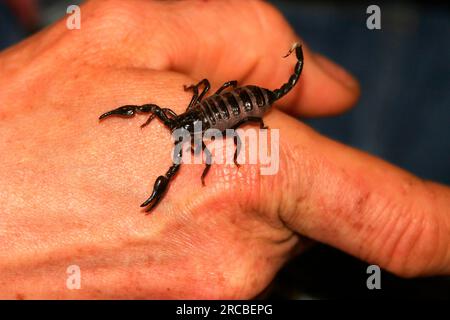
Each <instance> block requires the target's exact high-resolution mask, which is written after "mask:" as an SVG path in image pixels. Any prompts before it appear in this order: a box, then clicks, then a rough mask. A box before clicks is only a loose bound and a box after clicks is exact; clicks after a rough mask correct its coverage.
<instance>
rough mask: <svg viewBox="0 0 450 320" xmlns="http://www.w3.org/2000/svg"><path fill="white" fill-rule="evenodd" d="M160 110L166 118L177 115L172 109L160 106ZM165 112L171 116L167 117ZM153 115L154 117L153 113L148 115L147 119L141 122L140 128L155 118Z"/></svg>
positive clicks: (173, 117)
mask: <svg viewBox="0 0 450 320" xmlns="http://www.w3.org/2000/svg"><path fill="white" fill-rule="evenodd" d="M161 110H162V112H163V113H164V115H165V116H166V117H167V118H168V119H171V120H174V119H176V118H177V117H178V115H177V114H176V113H175V112H174V111H173V110H172V109H169V108H162V109H161ZM167 114H169V115H170V116H171V117H172V118H169V116H168V115H167ZM155 117H156V115H155V114H152V115H150V117H148V119H147V121H145V122H144V123H143V124H141V128H144V127H146V126H148V125H149V124H150V122H152V120H153V119H155Z"/></svg>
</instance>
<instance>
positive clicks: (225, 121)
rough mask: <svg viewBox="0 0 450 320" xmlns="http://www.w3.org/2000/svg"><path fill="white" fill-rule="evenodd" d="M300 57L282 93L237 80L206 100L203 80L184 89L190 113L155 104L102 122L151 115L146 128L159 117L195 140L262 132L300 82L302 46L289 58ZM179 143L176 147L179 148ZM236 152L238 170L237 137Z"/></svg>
mask: <svg viewBox="0 0 450 320" xmlns="http://www.w3.org/2000/svg"><path fill="white" fill-rule="evenodd" d="M294 51H295V53H296V56H297V63H296V64H295V67H294V72H293V73H292V75H291V76H290V77H289V80H288V81H287V82H286V83H285V84H283V85H282V86H281V87H280V88H279V89H275V90H273V91H272V90H269V89H266V88H261V87H258V86H254V85H253V86H252V85H247V86H243V87H238V83H237V81H236V80H232V81H227V82H225V83H224V84H223V85H222V86H221V87H220V88H219V89H218V90H217V91H216V92H215V93H214V94H213V95H211V96H208V97H205V95H206V93H207V92H208V90H209V88H210V84H209V81H208V80H207V79H203V80H201V81H200V82H199V83H197V84H196V85H191V86H188V87H186V86H185V87H184V89H185V90H186V91H187V90H192V91H193V95H192V99H191V102H190V103H189V106H188V107H187V109H186V111H185V112H184V113H182V114H180V115H177V114H176V113H175V112H173V111H172V110H171V109H168V108H161V107H159V106H157V105H155V104H145V105H143V106H134V105H126V106H123V107H119V108H117V109H114V110H111V111H109V112H106V113H104V114H102V115H101V116H100V120H101V119H104V118H106V117H109V116H113V115H116V116H126V117H131V116H134V115H135V114H136V113H150V117H149V118H148V120H147V121H146V122H145V123H144V124H143V125H142V127H143V126H146V125H147V124H149V123H150V121H152V120H153V119H154V118H155V117H157V118H159V119H160V120H161V121H162V122H163V123H164V125H165V126H166V127H168V128H169V129H170V130H172V132H173V131H174V130H176V129H184V130H187V131H188V132H189V134H190V135H191V137H192V138H193V137H194V135H196V134H199V133H203V132H204V131H206V130H208V129H217V130H220V131H221V132H225V131H226V130H227V129H237V128H239V127H240V126H241V125H243V124H245V123H249V122H253V123H257V124H259V125H260V128H261V129H266V126H265V125H264V120H263V116H264V115H265V113H266V112H267V111H268V110H270V107H271V106H272V104H273V103H274V102H275V101H276V100H278V99H280V98H281V97H283V96H284V95H286V94H287V93H288V92H289V91H290V90H291V89H292V88H293V87H294V86H295V84H296V83H297V82H298V79H299V77H300V74H301V73H302V69H303V51H302V46H301V45H300V44H298V43H295V44H294V46H292V48H291V49H290V50H289V52H288V54H287V55H286V57H287V56H289V55H290V54H291V53H292V52H294ZM200 86H203V91H202V92H201V93H199V87H200ZM199 123H200V124H201V126H200V127H201V128H202V132H196V128H198V127H199V126H197V124H199ZM178 143H179V142H177V143H176V144H175V145H177V144H178ZM234 143H235V145H236V151H235V153H234V163H235V164H236V166H238V165H239V164H238V163H237V156H238V155H239V151H240V149H241V148H240V144H241V142H240V138H239V136H238V135H237V134H236V136H235V137H234ZM202 149H203V151H204V152H205V154H206V158H207V161H206V165H205V168H204V170H203V173H202V175H201V182H202V184H203V185H205V178H206V175H207V174H208V172H209V169H210V167H211V152H210V151H209V150H208V149H207V148H206V145H205V143H204V142H202ZM179 150H180V151H179V153H178V157H179V158H180V159H181V152H182V148H179ZM180 166H181V162H180V163H174V164H173V165H172V166H171V167H170V168H169V170H168V171H167V172H166V174H165V175H164V176H159V177H158V178H157V179H156V181H155V184H154V186H153V192H152V194H151V195H150V197H149V198H148V199H147V200H146V201H145V202H144V203H142V205H141V206H142V207H146V211H147V212H149V211H151V210H152V209H153V208H155V207H156V205H157V204H158V203H159V202H160V201H161V199H162V197H163V196H164V194H165V192H166V191H167V188H168V186H169V184H170V181H171V179H173V178H174V177H175V175H176V173H177V172H178V170H179V168H180Z"/></svg>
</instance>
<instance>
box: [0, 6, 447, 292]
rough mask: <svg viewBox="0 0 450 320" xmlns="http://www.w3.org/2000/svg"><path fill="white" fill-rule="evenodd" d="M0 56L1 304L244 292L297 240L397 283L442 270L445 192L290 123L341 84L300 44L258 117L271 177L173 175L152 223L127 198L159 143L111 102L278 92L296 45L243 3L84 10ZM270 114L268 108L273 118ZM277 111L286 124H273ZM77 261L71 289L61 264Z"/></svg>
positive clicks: (270, 18)
mask: <svg viewBox="0 0 450 320" xmlns="http://www.w3.org/2000/svg"><path fill="white" fill-rule="evenodd" d="M81 12H82V25H81V30H73V31H70V30H67V29H66V28H65V21H61V22H59V23H57V24H55V25H53V26H51V27H50V28H47V29H45V30H43V31H42V32H40V33H38V34H37V35H35V36H33V37H31V38H29V39H27V40H26V41H24V42H22V43H20V44H18V45H16V46H14V47H12V48H10V49H8V50H6V51H4V52H2V53H1V54H0V88H2V90H0V121H1V125H0V150H1V153H0V160H1V163H2V165H1V166H0V185H1V188H0V207H1V217H0V274H1V277H0V295H1V297H3V298H19V299H22V298H25V299H29V298H251V297H254V296H255V295H257V294H258V293H260V292H261V291H262V290H263V289H264V288H265V287H266V286H267V285H268V284H269V283H270V281H271V280H272V279H273V277H274V275H275V274H276V272H277V271H278V270H279V268H280V267H281V266H282V265H283V264H284V263H285V262H286V261H288V260H289V258H291V257H292V255H293V254H297V253H300V252H301V251H302V250H304V248H305V247H306V246H307V245H308V243H309V242H310V241H305V240H304V239H305V238H303V237H301V236H300V234H301V235H303V236H306V237H308V238H311V239H314V240H317V241H321V242H325V243H328V244H330V245H333V246H335V247H337V248H340V249H341V250H344V251H346V252H348V253H350V254H352V255H355V256H357V257H359V258H362V259H365V260H367V261H370V262H373V263H377V264H379V265H381V266H382V267H384V268H386V269H388V270H390V271H392V272H394V273H397V274H399V275H402V276H417V275H426V274H448V273H449V270H450V267H449V264H450V263H449V261H450V258H449V256H450V254H449V248H448V243H449V241H448V240H449V233H450V232H449V230H450V228H449V225H450V222H449V220H450V218H449V207H450V201H449V195H450V192H449V189H448V188H447V187H444V186H441V185H438V184H434V183H431V182H425V181H422V180H420V179H418V178H416V177H414V176H412V175H410V174H408V173H406V172H404V171H402V170H400V169H398V168H395V167H393V166H391V165H389V164H387V163H385V162H383V161H381V160H378V159H376V158H373V157H371V156H369V155H367V154H364V153H361V152H359V151H356V150H353V149H351V148H348V147H345V146H343V145H341V144H339V143H336V142H333V141H331V140H329V139H327V138H325V137H322V136H320V135H319V134H317V133H316V132H314V131H313V130H311V129H310V128H308V127H307V126H305V125H303V124H302V123H300V122H298V121H297V120H296V119H295V118H294V117H293V116H310V117H312V116H326V115H330V114H337V113H340V112H343V111H344V110H345V109H347V108H348V107H350V106H351V105H353V104H354V103H355V101H356V99H357V98H358V95H359V89H358V84H357V82H356V81H355V80H354V79H353V78H352V77H351V76H350V75H348V74H347V73H346V72H345V71H343V70H342V69H340V68H339V67H337V66H336V65H335V64H333V63H332V62H330V61H329V60H327V59H326V58H324V57H322V56H320V55H318V54H314V53H312V52H311V51H310V50H309V49H308V48H307V46H306V48H305V68H304V71H303V74H302V77H301V80H300V82H299V84H298V85H297V86H296V88H295V89H294V90H293V91H292V92H291V93H290V94H289V95H287V96H286V97H285V98H283V99H282V100H280V101H279V103H277V105H276V108H277V109H278V110H273V111H271V112H270V114H269V115H268V116H267V117H266V119H265V121H266V123H267V125H268V126H269V127H270V128H279V129H280V144H281V145H280V172H279V173H278V174H277V175H275V176H261V175H259V174H258V172H259V171H258V167H257V166H255V165H243V166H241V168H240V169H239V170H237V169H236V167H234V166H233V165H214V166H213V167H212V169H211V171H210V173H209V175H208V177H207V179H206V187H202V185H201V181H200V175H201V172H202V170H203V165H185V166H182V168H181V170H180V171H179V173H178V175H177V177H176V178H175V179H174V181H173V183H172V184H171V186H170V189H169V191H168V193H167V195H166V197H165V198H164V199H163V201H162V202H161V203H160V204H159V206H158V207H157V208H156V209H155V210H154V211H153V212H152V214H151V215H145V214H144V212H143V211H142V210H141V209H140V208H139V204H140V203H142V201H143V200H145V199H146V197H147V196H148V195H149V192H151V187H152V186H153V182H154V179H155V178H156V177H157V176H158V175H160V174H162V173H164V172H165V171H166V170H167V169H168V167H169V166H170V161H171V157H170V153H169V152H168V150H170V148H171V145H172V142H171V138H170V133H169V132H168V131H167V130H166V129H165V128H164V127H163V126H162V125H161V124H160V123H158V121H156V120H154V121H153V122H152V123H151V124H150V125H149V126H147V127H146V128H144V129H142V130H141V129H140V128H139V125H140V124H141V123H143V122H144V121H145V119H146V118H145V117H144V116H136V117H134V118H133V119H120V118H114V119H108V120H107V121H103V122H101V123H99V122H98V116H99V115H100V114H101V113H103V112H105V111H107V110H110V109H112V108H115V107H117V106H120V105H125V104H144V103H156V104H158V105H161V106H165V107H171V108H173V109H174V110H175V111H176V112H181V111H183V110H184V109H185V108H186V106H187V104H188V102H189V101H190V97H191V93H188V92H184V91H183V90H182V88H183V85H184V84H187V85H189V84H192V83H195V82H197V81H198V80H199V79H201V78H203V77H207V78H209V80H210V81H211V82H212V85H213V88H212V90H215V89H217V88H218V87H219V86H220V85H221V84H222V83H223V82H224V81H226V80H232V79H237V80H238V81H239V82H240V83H241V84H242V83H243V84H256V85H260V86H264V87H267V88H271V89H274V88H277V87H279V86H280V85H281V84H282V83H284V82H285V81H286V80H287V78H288V76H289V74H290V72H291V71H292V67H293V64H294V62H295V59H294V58H292V59H291V58H289V59H286V60H283V59H281V58H280V57H281V56H282V55H283V54H284V53H285V52H286V50H287V49H288V48H289V47H290V45H291V44H292V42H293V41H295V40H296V39H297V38H296V36H295V35H294V33H293V32H292V30H291V29H290V27H289V26H288V25H287V23H286V22H285V21H284V19H283V18H282V17H281V15H280V14H279V13H278V12H277V11H276V10H274V9H273V8H272V7H270V6H269V5H267V4H264V3H261V2H257V1H245V3H244V2H242V1H223V2H221V1H216V2H151V1H138V0H133V1H92V2H89V3H87V4H86V5H84V6H83V7H82V8H81ZM280 110H281V111H280ZM288 114H289V115H288ZM70 265H78V266H80V268H81V289H80V290H69V289H67V287H66V279H67V273H66V269H67V267H68V266H70Z"/></svg>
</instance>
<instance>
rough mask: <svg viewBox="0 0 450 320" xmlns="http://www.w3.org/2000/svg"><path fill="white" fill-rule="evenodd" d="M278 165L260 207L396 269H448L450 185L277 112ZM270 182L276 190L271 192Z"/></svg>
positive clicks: (273, 121)
mask: <svg viewBox="0 0 450 320" xmlns="http://www.w3.org/2000/svg"><path fill="white" fill-rule="evenodd" d="M268 120H269V121H268V124H269V127H272V128H282V129H281V132H280V140H281V141H280V144H281V146H280V153H281V155H280V171H279V174H278V175H277V176H276V177H275V183H276V185H277V188H274V187H273V183H274V182H273V181H272V180H273V179H272V180H271V179H270V178H268V177H264V178H262V181H264V182H263V184H262V186H263V189H264V190H263V191H262V192H261V194H265V195H268V197H267V198H265V197H264V199H265V201H264V200H263V201H262V205H261V208H263V209H262V210H271V211H274V212H279V215H280V218H281V219H282V220H283V221H284V223H285V224H286V225H287V226H288V227H289V228H291V229H292V230H294V231H296V232H298V233H300V234H302V235H305V236H307V237H310V238H313V239H315V240H318V241H320V242H324V243H327V244H329V245H331V246H334V247H337V248H339V249H341V250H343V251H346V252H347V253H350V254H352V255H354V256H357V257H359V258H361V259H363V260H367V261H369V262H371V263H376V264H379V265H380V266H381V267H384V268H386V269H388V270H390V271H392V272H394V273H396V274H399V275H402V276H416V275H433V274H449V273H450V188H448V187H446V186H442V185H439V184H435V183H432V182H427V181H423V180H421V179H419V178H417V177H415V176H413V175H411V174H409V173H408V172H405V171H403V170H401V169H399V168H396V167H394V166H392V165H390V164H388V163H386V162H384V161H382V160H379V159H377V158H375V157H372V156H370V155H368V154H365V153H363V152H360V151H357V150H355V149H352V148H350V147H347V146H344V145H342V144H340V143H337V142H334V141H331V140H329V139H327V138H325V137H323V136H321V135H319V134H318V133H316V132H314V131H313V130H312V129H310V128H308V127H307V126H305V125H303V124H302V123H300V122H298V121H296V120H295V119H293V118H290V117H288V116H286V115H284V114H282V113H280V112H272V114H271V115H270V116H269V117H268ZM275 190H278V192H276V191H275Z"/></svg>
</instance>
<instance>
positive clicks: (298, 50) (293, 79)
mask: <svg viewBox="0 0 450 320" xmlns="http://www.w3.org/2000/svg"><path fill="white" fill-rule="evenodd" d="M294 50H295V55H296V56H297V63H296V65H295V68H294V73H293V74H292V75H291V76H290V78H289V80H288V82H286V83H285V84H283V85H282V86H281V87H280V88H279V89H275V90H274V91H273V93H274V95H275V97H274V98H275V100H278V99H280V98H282V97H283V96H284V95H286V94H287V93H288V92H289V91H290V90H291V89H292V88H293V87H294V86H295V84H296V83H297V81H298V79H299V78H300V74H301V73H302V69H303V50H302V45H301V44H300V43H298V42H296V43H294V45H293V46H292V48H291V49H290V50H289V52H288V53H287V54H286V55H285V56H284V57H283V58H286V57H288V56H289V55H290V54H291V53H292V52H294Z"/></svg>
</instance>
